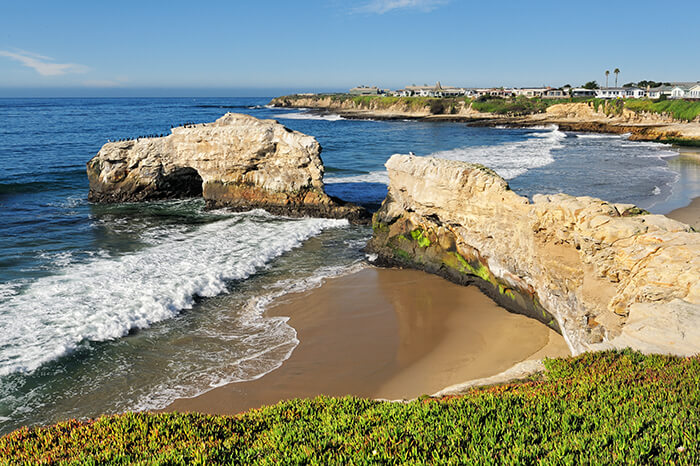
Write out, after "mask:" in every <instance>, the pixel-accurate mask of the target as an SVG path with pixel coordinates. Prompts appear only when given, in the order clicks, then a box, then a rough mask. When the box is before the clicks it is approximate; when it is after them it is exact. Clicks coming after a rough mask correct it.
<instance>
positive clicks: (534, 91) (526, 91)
mask: <svg viewBox="0 0 700 466" xmlns="http://www.w3.org/2000/svg"><path fill="white" fill-rule="evenodd" d="M548 90H549V88H547V87H523V88H520V89H513V94H514V95H516V96H521V95H524V96H525V97H542V96H543V95H544V94H545V92H547V91H548Z"/></svg>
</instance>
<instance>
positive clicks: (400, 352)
mask: <svg viewBox="0 0 700 466" xmlns="http://www.w3.org/2000/svg"><path fill="white" fill-rule="evenodd" d="M268 312H269V314H270V315H276V316H280V315H281V316H289V317H290V320H289V324H290V325H291V326H292V327H294V328H295V329H296V330H297V334H298V335H297V336H298V339H299V341H300V343H299V346H298V347H297V348H296V349H295V350H294V352H293V353H292V355H291V357H290V358H289V359H288V360H287V361H285V362H284V363H283V364H282V366H281V367H280V368H278V369H277V370H275V371H273V372H271V373H269V374H267V375H265V376H263V377H261V378H259V379H257V380H253V381H249V382H242V383H234V384H229V385H226V386H223V387H220V388H216V389H213V390H211V391H209V392H207V393H205V394H203V395H200V396H198V397H195V398H187V399H180V400H176V401H175V402H174V403H173V404H171V405H170V406H169V407H168V408H166V411H198V412H206V413H215V414H233V413H239V412H242V411H245V410H248V409H251V408H257V407H260V406H263V405H268V404H274V403H276V402H278V401H281V400H285V399H290V398H306V397H313V396H316V395H320V394H324V395H331V396H342V395H356V396H363V397H372V398H387V399H400V398H413V397H417V396H420V395H423V394H432V393H435V392H437V391H438V390H440V389H442V388H444V387H447V386H449V385H452V384H455V383H461V382H465V381H467V380H470V379H474V378H480V377H486V376H490V375H494V374H497V373H499V372H501V371H503V370H506V369H508V368H509V367H511V366H513V365H514V364H516V363H518V362H520V361H523V360H525V359H530V358H533V359H534V358H542V357H545V356H550V357H558V356H568V355H569V350H568V348H567V346H566V344H565V342H564V339H563V338H562V337H561V336H560V335H558V334H557V333H556V332H554V331H552V330H550V329H548V328H547V327H545V326H544V325H543V324H541V323H539V322H536V321H534V320H532V319H529V318H527V317H524V316H521V315H517V314H512V313H509V312H507V311H506V310H505V309H503V308H501V307H499V306H498V305H496V304H495V303H494V302H493V301H491V300H490V299H489V298H488V297H486V296H485V295H483V294H482V293H481V292H480V291H479V290H478V289H477V288H474V287H462V286H458V285H455V284H453V283H450V282H448V281H446V280H444V279H442V278H440V277H437V276H434V275H429V274H426V273H423V272H419V271H416V270H398V269H375V268H369V269H365V270H362V271H360V272H358V273H355V274H352V275H348V276H345V277H340V278H336V279H332V280H329V281H328V282H326V283H325V284H324V285H323V286H322V287H320V288H317V289H314V290H310V291H307V292H303V293H298V294H294V295H288V296H286V297H285V298H283V299H282V300H281V301H279V302H278V303H276V304H275V305H274V307H272V308H271V309H270V310H269V311H268Z"/></svg>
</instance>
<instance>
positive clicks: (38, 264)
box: [0, 98, 700, 433]
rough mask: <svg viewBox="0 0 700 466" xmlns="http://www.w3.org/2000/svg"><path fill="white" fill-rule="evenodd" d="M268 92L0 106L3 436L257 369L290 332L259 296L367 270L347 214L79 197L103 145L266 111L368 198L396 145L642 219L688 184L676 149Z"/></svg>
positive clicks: (693, 180) (692, 180) (362, 232)
mask: <svg viewBox="0 0 700 466" xmlns="http://www.w3.org/2000/svg"><path fill="white" fill-rule="evenodd" d="M268 101H269V98H252V99H251V98H246V99H242V98H206V99H199V98H190V99H0V121H2V122H3V124H2V125H0V215H1V216H2V222H0V433H3V432H7V431H9V430H11V429H14V428H16V427H18V426H20V425H23V424H36V423H48V422H53V421H56V420H60V419H65V418H68V417H86V416H96V415H99V414H101V413H104V412H119V411H124V410H128V409H152V408H159V407H163V406H165V405H167V404H168V403H169V402H171V401H172V400H173V399H174V398H176V397H182V396H194V395H196V394H198V393H201V392H203V391H205V390H207V389H209V388H211V387H214V386H219V385H221V384H225V383H230V382H235V381H243V380H250V379H253V378H256V377H260V376H261V375H263V374H265V373H267V372H269V371H271V370H274V369H275V368H276V367H279V365H280V364H281V363H282V362H283V361H284V359H285V358H287V357H288V355H289V354H290V353H291V352H292V351H293V350H294V348H295V346H296V345H297V343H298V341H297V340H296V332H295V331H294V329H293V328H291V327H290V326H289V325H287V323H286V320H285V319H284V318H268V317H265V316H264V314H263V313H264V310H265V307H266V305H267V304H268V303H269V302H270V301H271V300H272V299H274V298H275V297H278V296H282V295H284V294H285V293H289V292H292V291H298V290H301V289H307V288H310V287H314V286H318V285H320V283H322V281H323V280H324V279H325V278H327V277H331V276H335V275H339V274H344V273H348V272H349V271H351V270H356V269H358V268H361V267H364V266H365V265H364V264H365V262H364V259H365V258H364V254H363V253H362V252H361V248H362V246H363V245H364V243H365V242H366V240H367V239H368V238H369V236H370V235H371V231H370V230H369V229H367V228H366V227H358V226H350V225H348V224H347V222H344V221H338V220H326V219H289V218H282V217H274V216H271V215H269V214H267V213H265V212H263V211H253V212H249V213H241V214H237V213H232V212H228V211H226V210H225V209H221V210H216V211H206V210H205V209H204V203H203V202H202V201H201V200H198V199H193V200H184V201H169V202H153V203H145V204H121V205H110V206H99V205H91V204H89V203H88V202H87V189H88V184H87V177H86V175H85V163H86V162H87V161H88V160H89V159H90V158H91V157H92V156H93V155H94V154H95V153H97V151H98V150H99V148H100V147H101V146H102V144H104V143H105V142H106V140H107V139H118V138H125V137H135V136H139V135H144V134H161V133H168V132H169V130H170V126H171V125H177V124H180V123H182V122H185V121H195V122H206V121H213V120H214V119H216V118H218V117H220V116H221V115H222V114H224V113H225V112H227V111H233V112H243V113H248V114H251V115H253V116H256V117H259V118H276V119H278V120H279V121H280V122H282V123H283V124H285V125H287V126H288V127H290V128H292V129H295V130H299V131H302V132H304V133H307V134H311V135H313V136H315V137H317V139H318V140H319V141H320V143H321V145H322V146H323V154H322V157H323V159H324V163H325V166H326V183H327V191H328V192H329V193H330V194H333V195H337V196H339V197H342V198H344V199H347V200H350V201H353V202H357V203H361V204H363V205H365V206H367V207H369V208H376V207H377V206H378V205H379V204H380V203H381V201H382V199H383V198H384V196H385V194H386V181H387V175H386V172H385V169H384V162H385V161H386V160H387V159H388V158H389V157H390V156H391V155H392V154H394V153H408V152H409V151H413V152H415V153H416V154H418V155H434V156H439V157H444V158H451V159H456V160H464V161H471V162H479V163H483V164H485V165H487V166H490V167H491V168H493V169H495V170H496V171H497V172H498V173H499V174H501V175H502V176H504V177H505V178H507V179H509V182H510V183H511V186H512V187H513V189H514V190H515V191H516V192H518V193H520V194H523V195H528V196H531V195H532V194H534V193H538V192H542V193H554V192H560V191H565V192H568V193H571V194H576V195H592V196H596V197H601V198H605V199H607V200H611V201H615V202H630V203H636V204H638V205H640V206H641V207H644V208H648V209H650V210H652V211H656V212H664V211H666V210H670V208H673V207H677V206H680V205H683V204H687V202H688V200H689V199H688V195H694V194H689V193H692V192H697V184H698V181H697V180H699V179H700V176H698V173H700V171H699V170H698V169H697V166H694V165H693V164H685V163H679V162H678V160H679V159H677V158H674V156H675V155H676V152H675V151H674V150H672V149H670V148H668V147H665V146H661V145H658V144H649V143H634V142H630V141H628V140H627V139H626V138H624V137H620V136H603V135H583V134H573V133H564V132H561V131H559V130H557V129H556V128H539V129H537V128H535V129H498V128H470V127H467V126H465V125H463V124H459V123H432V122H431V123H422V122H415V121H358V120H344V119H342V118H340V117H338V116H336V115H320V114H315V113H313V112H309V111H305V110H289V109H274V108H267V107H265V104H267V102H268ZM694 189H695V190H696V191H693V190H694Z"/></svg>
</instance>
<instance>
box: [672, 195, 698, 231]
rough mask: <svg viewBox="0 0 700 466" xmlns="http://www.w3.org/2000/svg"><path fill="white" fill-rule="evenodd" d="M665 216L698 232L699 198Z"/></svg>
mask: <svg viewBox="0 0 700 466" xmlns="http://www.w3.org/2000/svg"><path fill="white" fill-rule="evenodd" d="M666 216H667V217H670V218H672V219H674V220H678V221H679V222H683V223H687V224H688V225H690V226H692V227H693V228H695V229H696V230H700V197H696V198H695V199H693V201H692V202H691V203H690V205H688V206H686V207H681V208H680V209H675V210H673V211H671V212H669V213H667V214H666Z"/></svg>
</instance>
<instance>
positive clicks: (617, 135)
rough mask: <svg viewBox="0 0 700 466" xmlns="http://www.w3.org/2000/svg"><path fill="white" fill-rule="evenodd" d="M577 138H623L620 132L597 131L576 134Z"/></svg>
mask: <svg viewBox="0 0 700 466" xmlns="http://www.w3.org/2000/svg"><path fill="white" fill-rule="evenodd" d="M576 137H577V138H581V139H623V138H624V136H623V135H621V134H598V133H591V134H577V135H576Z"/></svg>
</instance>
